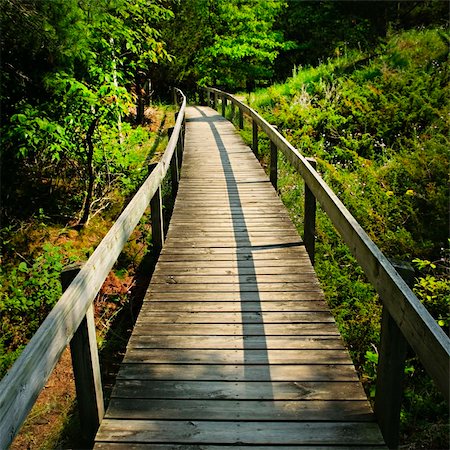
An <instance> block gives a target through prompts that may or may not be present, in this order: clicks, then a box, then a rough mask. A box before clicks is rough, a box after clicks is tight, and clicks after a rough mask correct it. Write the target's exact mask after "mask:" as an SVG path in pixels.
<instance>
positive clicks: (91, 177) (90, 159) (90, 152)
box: [78, 117, 98, 226]
mask: <svg viewBox="0 0 450 450" xmlns="http://www.w3.org/2000/svg"><path fill="white" fill-rule="evenodd" d="M97 123H98V117H96V118H95V119H94V120H93V121H92V123H91V125H90V126H89V129H88V131H87V133H86V140H85V146H86V147H87V172H88V188H87V192H86V199H85V201H84V207H83V216H82V217H81V219H80V221H79V222H78V225H80V226H85V225H86V224H87V223H88V220H89V214H90V212H91V203H92V197H93V196H94V181H95V174H94V144H93V143H92V136H93V135H94V131H95V128H96V127H97Z"/></svg>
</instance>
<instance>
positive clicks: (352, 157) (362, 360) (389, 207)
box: [246, 30, 450, 448]
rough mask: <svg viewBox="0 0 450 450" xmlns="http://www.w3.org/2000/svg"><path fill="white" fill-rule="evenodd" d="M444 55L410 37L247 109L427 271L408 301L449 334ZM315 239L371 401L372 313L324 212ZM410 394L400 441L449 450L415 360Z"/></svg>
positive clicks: (375, 304)
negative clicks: (418, 303) (414, 300)
mask: <svg viewBox="0 0 450 450" xmlns="http://www.w3.org/2000/svg"><path fill="white" fill-rule="evenodd" d="M447 55H448V37H447V36H446V35H445V34H444V32H443V31H442V30H421V31H409V32H405V33H403V34H400V35H397V36H392V37H391V38H390V39H389V41H388V43H387V44H385V45H383V46H380V47H379V48H377V49H375V51H374V52H373V54H371V55H367V54H361V53H359V52H353V53H349V54H347V55H345V56H343V57H340V58H337V59H333V60H329V61H327V62H326V63H323V64H321V65H319V66H318V67H309V68H303V69H302V68H300V70H299V71H298V72H297V73H296V74H294V76H293V77H292V78H290V79H288V80H287V81H286V83H283V84H279V85H274V86H271V87H269V88H268V89H262V90H259V91H257V92H255V93H252V94H251V95H249V96H248V97H247V101H248V102H249V103H250V104H251V106H252V107H254V108H256V109H257V110H259V111H260V112H261V113H262V114H263V115H264V116H265V118H266V119H268V120H269V121H270V122H271V123H273V124H275V125H277V126H278V127H279V129H281V130H282V132H283V134H284V135H285V136H286V137H287V138H288V139H289V140H290V142H292V143H293V144H294V145H295V146H296V147H297V148H298V149H300V150H301V151H302V152H303V154H305V155H307V156H314V157H315V158H316V160H317V162H318V170H319V171H320V172H321V173H322V175H323V177H324V178H325V180H326V181H327V182H328V183H329V184H330V185H331V186H332V187H333V189H334V191H335V192H336V193H337V194H338V195H339V197H340V198H341V199H342V200H343V202H344V203H345V204H346V206H347V207H348V208H349V209H350V210H351V212H352V213H353V214H354V216H355V217H356V218H357V220H358V221H359V222H360V223H361V225H362V226H363V228H364V229H365V230H366V231H367V232H368V234H369V235H370V237H371V238H372V239H373V240H374V241H375V242H376V243H377V245H378V246H379V247H380V248H381V249H382V250H383V252H385V254H386V255H387V256H389V257H392V258H398V259H401V260H406V261H409V262H411V261H412V260H413V259H414V258H417V257H419V258H422V259H424V260H431V261H433V262H434V265H436V266H437V268H436V270H435V271H434V272H435V273H431V272H423V273H421V274H419V273H417V274H416V275H417V276H419V275H420V276H421V277H420V278H419V280H420V285H419V284H417V285H416V292H417V294H418V295H419V297H420V298H422V299H425V300H426V305H427V307H428V308H429V309H430V310H431V312H432V313H433V314H434V315H435V317H436V318H437V319H440V323H441V325H443V326H444V327H445V328H447V330H448V325H449V310H450V309H449V308H450V282H449V280H448V253H447V256H446V254H445V250H443V249H445V248H446V247H447V237H448V215H447V211H448V187H447V186H448V185H447V180H448V162H449V161H448V148H449V146H448V122H447V120H448V106H449V105H448V101H447V99H448V98H449V95H448V94H449V91H448V86H449V85H448V75H449V73H448V66H447ZM247 134H248V133H247ZM246 137H247V139H249V138H250V136H248V135H247V136H246ZM266 150H267V142H266ZM264 158H267V151H266V153H265V156H264V157H263V159H264ZM279 164H280V166H281V168H280V173H281V177H280V182H279V186H280V191H281V196H282V198H283V201H284V202H285V204H286V205H287V206H288V207H289V209H290V211H291V215H292V218H293V220H294V222H296V223H297V225H298V228H299V230H300V231H301V228H302V224H301V217H302V213H303V211H302V196H303V183H302V181H301V179H300V178H299V177H298V176H297V175H296V174H295V173H293V172H292V170H290V169H289V167H288V166H287V165H286V164H285V162H284V161H283V160H282V159H281V160H280V161H279ZM317 237H318V243H317V253H318V257H317V264H316V267H317V271H318V274H319V277H320V279H321V282H322V284H323V287H324V290H325V293H326V296H327V300H328V302H329V304H330V306H331V307H332V309H333V312H334V314H335V317H336V319H337V322H338V324H339V327H340V329H341V332H342V334H343V336H344V338H345V340H346V342H347V344H348V346H349V349H350V351H351V353H352V357H353V359H354V361H355V363H356V365H357V367H358V369H359V371H360V374H361V377H362V379H363V381H365V382H366V387H367V389H368V392H369V393H370V394H371V395H373V394H374V383H373V382H374V380H375V377H376V371H375V367H376V361H377V346H378V344H379V317H380V312H381V307H380V303H379V301H378V298H377V296H376V295H375V293H374V291H373V289H372V288H371V287H370V286H369V285H368V284H367V283H366V281H365V277H364V274H363V273H362V271H361V269H360V268H359V267H358V265H357V264H356V261H355V260H354V258H353V257H352V256H351V255H350V254H349V252H348V249H347V248H346V246H345V245H343V244H342V242H341V241H340V239H339V237H338V236H337V235H336V233H335V232H334V231H333V228H332V225H331V224H330V222H329V220H328V219H327V218H326V217H325V216H324V214H322V213H321V212H320V211H319V213H318V227H317ZM423 265H426V269H428V270H429V269H430V267H431V264H427V263H423ZM411 356H412V355H411ZM406 385H407V386H406V393H405V397H406V399H405V402H404V404H405V409H404V411H403V412H402V417H403V419H404V420H403V422H404V436H403V437H404V439H405V441H408V442H410V443H411V442H419V443H420V445H425V446H426V447H427V448H432V447H434V448H441V447H442V448H443V447H447V445H448V433H447V427H446V420H447V419H446V418H448V409H447V407H446V405H445V404H444V403H443V402H442V399H441V398H440V396H439V395H438V394H436V393H435V391H434V390H433V387H432V384H431V383H430V381H429V380H428V379H427V378H426V376H424V374H423V369H422V368H421V366H420V365H418V364H417V363H416V361H414V359H411V360H409V362H408V373H407V383H406ZM422 422H423V423H422ZM429 423H432V424H433V425H432V427H431V428H430V426H429ZM430 429H431V430H433V432H430V431H429V430H430ZM411 445H413V444H411Z"/></svg>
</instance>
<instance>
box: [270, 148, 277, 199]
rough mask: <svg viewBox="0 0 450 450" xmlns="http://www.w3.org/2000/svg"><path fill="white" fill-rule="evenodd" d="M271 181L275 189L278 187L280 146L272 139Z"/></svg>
mask: <svg viewBox="0 0 450 450" xmlns="http://www.w3.org/2000/svg"><path fill="white" fill-rule="evenodd" d="M269 178H270V182H271V183H272V186H273V187H274V189H275V190H277V187H278V148H277V146H276V145H275V144H274V143H273V142H272V141H270V173H269Z"/></svg>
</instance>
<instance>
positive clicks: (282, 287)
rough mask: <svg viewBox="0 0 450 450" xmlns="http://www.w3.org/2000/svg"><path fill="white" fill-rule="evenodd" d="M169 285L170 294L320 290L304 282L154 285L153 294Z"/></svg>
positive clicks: (315, 284)
mask: <svg viewBox="0 0 450 450" xmlns="http://www.w3.org/2000/svg"><path fill="white" fill-rule="evenodd" d="M168 285H170V290H171V291H172V292H192V291H194V292H208V291H209V292H240V293H244V292H262V291H265V292H311V291H314V290H317V289H320V287H319V285H318V283H317V282H316V283H309V282H307V281H306V280H305V282H303V283H302V282H298V283H294V282H285V283H262V282H258V283H256V282H253V283H251V282H247V283H245V284H239V283H220V284H219V283H216V284H214V283H213V286H209V285H207V284H204V283H203V284H202V283H197V284H196V283H184V284H178V283H159V284H158V283H155V284H153V286H152V290H153V292H155V293H156V292H166V291H167V286H168Z"/></svg>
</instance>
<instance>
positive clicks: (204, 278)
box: [152, 272, 318, 289]
mask: <svg viewBox="0 0 450 450" xmlns="http://www.w3.org/2000/svg"><path fill="white" fill-rule="evenodd" d="M255 283H257V284H258V285H259V284H263V283H265V284H273V285H276V284H280V283H297V284H301V283H311V284H313V285H314V286H317V285H318V281H317V279H316V277H315V276H314V275H313V272H309V273H308V272H306V273H294V274H292V273H283V274H275V275H272V274H270V275H264V274H262V275H255V274H254V273H253V274H247V275H246V274H241V273H239V274H238V275H233V274H229V275H178V274H177V275H157V274H155V275H153V277H152V284H153V286H155V287H157V285H158V284H164V285H167V284H170V285H174V284H176V285H183V286H184V285H187V284H203V285H204V286H205V288H206V289H210V288H211V286H209V285H210V284H214V285H215V286H218V285H221V284H233V285H234V284H238V285H241V286H244V284H246V285H252V284H255Z"/></svg>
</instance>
